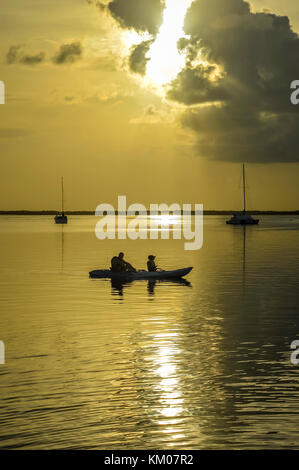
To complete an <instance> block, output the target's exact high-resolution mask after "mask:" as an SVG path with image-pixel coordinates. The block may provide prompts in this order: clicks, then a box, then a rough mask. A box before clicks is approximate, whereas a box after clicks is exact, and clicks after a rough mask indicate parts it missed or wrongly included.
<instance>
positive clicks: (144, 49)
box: [129, 41, 153, 75]
mask: <svg viewBox="0 0 299 470" xmlns="http://www.w3.org/2000/svg"><path fill="white" fill-rule="evenodd" d="M152 42H153V41H144V42H142V43H140V44H138V45H137V46H134V47H133V48H132V50H131V54H130V57H129V66H130V69H131V70H132V71H133V72H135V73H139V74H140V75H145V73H146V64H147V62H148V60H149V59H147V58H146V54H147V53H148V51H149V48H150V47H151V44H152Z"/></svg>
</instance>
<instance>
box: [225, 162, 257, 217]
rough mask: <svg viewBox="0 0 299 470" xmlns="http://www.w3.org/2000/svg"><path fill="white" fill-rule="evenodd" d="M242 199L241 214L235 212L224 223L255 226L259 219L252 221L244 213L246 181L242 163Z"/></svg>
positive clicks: (248, 215)
mask: <svg viewBox="0 0 299 470" xmlns="http://www.w3.org/2000/svg"><path fill="white" fill-rule="evenodd" d="M243 198H244V209H243V211H242V212H237V213H236V214H234V215H233V216H232V218H231V219H230V220H227V221H226V223H227V224H229V225H257V224H258V223H259V219H254V218H253V217H252V216H251V215H250V214H247V212H246V180H245V165H244V163H243Z"/></svg>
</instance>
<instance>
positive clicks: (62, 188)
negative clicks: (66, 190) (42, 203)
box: [61, 176, 64, 213]
mask: <svg viewBox="0 0 299 470" xmlns="http://www.w3.org/2000/svg"><path fill="white" fill-rule="evenodd" d="M61 207H62V213H64V207H63V176H62V177H61Z"/></svg>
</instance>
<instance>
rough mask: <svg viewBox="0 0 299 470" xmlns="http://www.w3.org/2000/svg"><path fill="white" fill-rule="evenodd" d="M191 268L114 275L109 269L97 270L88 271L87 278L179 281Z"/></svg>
mask: <svg viewBox="0 0 299 470" xmlns="http://www.w3.org/2000/svg"><path fill="white" fill-rule="evenodd" d="M192 269H193V268H183V269H176V270H175V271H155V272H149V271H137V272H132V273H131V272H120V273H116V272H113V271H110V270H109V269H98V270H95V271H90V273H89V276H90V277H91V278H96V279H115V280H118V279H119V280H128V281H138V280H142V279H180V278H181V277H183V276H186V275H187V274H189V273H190V271H192Z"/></svg>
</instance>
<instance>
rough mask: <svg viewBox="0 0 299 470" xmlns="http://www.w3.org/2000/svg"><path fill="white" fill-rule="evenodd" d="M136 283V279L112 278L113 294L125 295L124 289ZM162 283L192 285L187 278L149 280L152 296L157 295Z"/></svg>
mask: <svg viewBox="0 0 299 470" xmlns="http://www.w3.org/2000/svg"><path fill="white" fill-rule="evenodd" d="M133 283H134V281H133V280H132V281H125V282H124V281H119V280H115V279H111V293H112V295H119V296H121V297H122V296H123V295H124V290H125V288H126V287H127V288H129V287H131V285H132V284H133ZM161 284H164V285H165V284H167V286H170V285H173V284H175V285H178V284H180V285H181V286H187V287H192V284H191V282H189V281H187V280H186V279H159V280H149V281H148V282H147V291H148V294H149V295H150V296H153V295H155V288H156V286H157V285H161Z"/></svg>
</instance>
